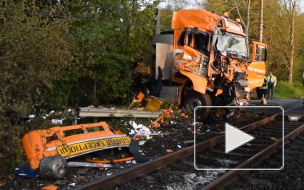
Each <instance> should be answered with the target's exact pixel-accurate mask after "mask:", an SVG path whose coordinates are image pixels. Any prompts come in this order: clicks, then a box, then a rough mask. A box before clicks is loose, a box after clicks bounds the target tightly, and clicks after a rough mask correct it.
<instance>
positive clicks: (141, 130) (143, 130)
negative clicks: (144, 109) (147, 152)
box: [128, 121, 151, 139]
mask: <svg viewBox="0 0 304 190" xmlns="http://www.w3.org/2000/svg"><path fill="white" fill-rule="evenodd" d="M128 124H130V125H131V126H132V127H133V129H131V131H130V132H129V134H130V135H132V134H136V135H135V137H136V136H137V137H141V138H144V139H149V138H150V133H151V131H150V129H149V128H148V127H146V126H144V125H142V124H137V123H135V121H129V122H128Z"/></svg>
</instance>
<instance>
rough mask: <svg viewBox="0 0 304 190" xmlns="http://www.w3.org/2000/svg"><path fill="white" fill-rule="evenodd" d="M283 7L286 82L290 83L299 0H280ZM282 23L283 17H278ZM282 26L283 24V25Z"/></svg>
mask: <svg viewBox="0 0 304 190" xmlns="http://www.w3.org/2000/svg"><path fill="white" fill-rule="evenodd" d="M282 4H283V9H284V11H285V12H286V13H287V30H288V31H287V39H286V41H285V43H287V46H288V50H287V51H286V52H285V53H284V54H285V55H284V56H285V58H286V60H287V62H286V63H285V64H286V67H287V69H288V82H289V83H292V76H293V67H294V55H295V43H294V37H295V17H296V13H297V10H296V9H297V7H298V6H299V4H300V2H299V0H282ZM279 18H280V20H281V22H282V23H284V21H283V18H282V17H280V16H279ZM283 26H284V25H283Z"/></svg>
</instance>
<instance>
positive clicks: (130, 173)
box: [78, 110, 304, 190]
mask: <svg viewBox="0 0 304 190" xmlns="http://www.w3.org/2000/svg"><path fill="white" fill-rule="evenodd" d="M286 111H290V110H286ZM285 119H286V117H284V114H283V115H282V114H280V113H275V114H274V115H272V116H270V117H267V118H265V119H262V120H260V121H257V122H254V123H251V124H249V125H246V126H244V127H241V130H243V131H246V132H247V133H249V134H251V135H253V136H255V137H258V138H256V139H255V140H253V141H252V142H250V143H247V144H245V145H243V146H241V147H240V149H239V148H238V149H236V150H235V151H232V152H231V153H229V154H228V158H227V155H226V154H225V150H224V149H225V144H224V143H225V135H224V134H223V135H220V136H216V137H214V138H212V139H209V140H205V141H203V142H197V143H196V144H194V145H193V146H189V147H186V148H183V149H181V150H179V151H176V152H173V153H170V154H168V155H166V156H163V157H160V158H156V159H153V160H150V161H149V162H146V163H143V164H138V165H136V166H134V167H131V168H129V169H126V170H124V171H121V172H118V173H116V174H114V175H112V176H111V177H106V178H103V179H100V180H95V181H93V182H90V183H87V184H85V185H84V186H82V187H80V188H78V189H83V190H89V189H113V188H114V189H123V188H126V187H128V188H130V187H131V188H132V181H131V180H133V182H134V179H136V178H140V177H142V176H148V175H150V173H151V172H152V174H153V172H155V171H156V172H157V171H160V172H162V168H166V167H170V165H174V164H176V163H178V162H183V163H184V164H185V163H186V165H188V167H191V166H192V170H193V171H195V168H194V165H196V167H197V168H196V169H202V171H201V170H198V171H197V170H196V173H198V174H197V175H200V173H201V175H205V174H206V170H205V169H211V170H213V171H214V170H219V172H217V176H215V177H214V178H213V179H212V180H210V181H205V183H204V184H202V183H199V184H196V188H198V189H217V188H223V187H225V186H228V185H231V183H232V182H234V183H235V184H238V181H240V180H239V179H244V178H246V177H242V176H245V175H246V174H247V175H248V170H251V169H252V171H256V170H255V168H257V167H258V168H259V167H263V168H264V169H267V170H280V169H282V167H283V160H284V154H283V153H284V152H283V149H282V148H283V147H284V143H287V142H290V140H291V139H292V138H295V137H296V136H298V135H299V134H301V133H302V132H303V130H304V125H303V122H286V124H285V126H284V130H283V124H284V120H285ZM282 137H284V138H282ZM271 156H274V157H276V159H274V160H276V161H273V162H271V164H265V163H264V162H263V161H265V160H266V161H267V160H268V159H269V158H270V157H271ZM194 162H195V163H194ZM206 163H209V165H206ZM210 163H211V164H210ZM217 168H221V169H217ZM227 168H228V169H232V170H223V169H227ZM174 173H175V174H176V175H180V174H181V172H172V171H171V174H174ZM171 178H172V176H171ZM173 178H174V177H173ZM247 178H248V177H247ZM232 179H234V180H232ZM130 181H131V182H130ZM256 181H258V180H256ZM134 183H135V182H134ZM125 184H127V185H125ZM134 185H135V187H136V184H134ZM149 185H150V187H151V188H153V187H154V188H155V185H153V182H151V181H150V182H149ZM231 186H232V185H231ZM236 186H237V185H236ZM164 187H165V186H164ZM167 189H168V187H167Z"/></svg>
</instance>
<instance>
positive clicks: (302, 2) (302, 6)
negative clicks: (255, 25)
mask: <svg viewBox="0 0 304 190" xmlns="http://www.w3.org/2000/svg"><path fill="white" fill-rule="evenodd" d="M297 1H298V2H299V3H300V12H301V13H304V0H297ZM168 2H171V1H170V0H166V1H165V2H163V3H161V4H160V7H165V6H166V4H167V3H168ZM194 2H195V0H187V3H189V4H190V5H188V6H187V7H185V9H191V8H195V7H194V6H193V5H191V4H193V3H194Z"/></svg>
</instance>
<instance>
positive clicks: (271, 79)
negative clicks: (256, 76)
mask: <svg viewBox="0 0 304 190" xmlns="http://www.w3.org/2000/svg"><path fill="white" fill-rule="evenodd" d="M266 80H267V94H268V99H272V100H273V94H274V87H275V86H276V85H277V78H276V77H275V76H274V75H273V74H272V72H269V76H267V77H266Z"/></svg>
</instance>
